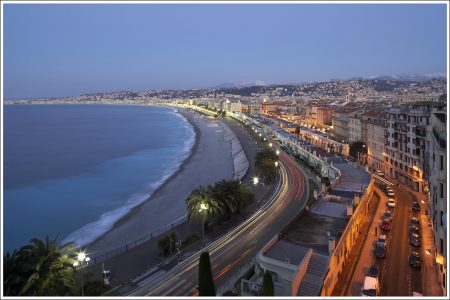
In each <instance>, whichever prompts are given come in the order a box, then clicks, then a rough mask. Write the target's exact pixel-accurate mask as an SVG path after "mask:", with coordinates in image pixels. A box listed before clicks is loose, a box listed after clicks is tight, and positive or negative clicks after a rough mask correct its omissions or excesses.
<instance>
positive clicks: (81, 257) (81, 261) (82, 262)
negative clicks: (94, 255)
mask: <svg viewBox="0 0 450 300" xmlns="http://www.w3.org/2000/svg"><path fill="white" fill-rule="evenodd" d="M90 260H91V259H90V257H89V256H86V254H85V253H84V252H80V253H78V256H77V261H76V262H74V263H73V266H74V267H75V268H78V269H81V296H84V267H86V266H87V265H88V264H89V261H90Z"/></svg>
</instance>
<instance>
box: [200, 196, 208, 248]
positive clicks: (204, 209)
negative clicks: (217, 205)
mask: <svg viewBox="0 0 450 300" xmlns="http://www.w3.org/2000/svg"><path fill="white" fill-rule="evenodd" d="M207 210H208V206H206V204H205V203H203V202H202V203H200V209H199V210H198V212H199V213H200V214H201V215H202V243H204V242H205V222H206V220H205V215H206V211H207Z"/></svg>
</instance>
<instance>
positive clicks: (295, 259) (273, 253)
mask: <svg viewBox="0 0 450 300" xmlns="http://www.w3.org/2000/svg"><path fill="white" fill-rule="evenodd" d="M308 251H309V248H308V247H304V246H302V245H299V244H295V243H292V242H289V241H287V240H278V241H277V242H276V243H275V244H274V245H273V246H272V247H270V248H269V250H268V251H267V252H266V253H264V255H265V256H267V257H269V258H273V259H277V260H280V261H284V262H288V263H290V264H293V265H299V264H300V263H301V261H302V260H303V258H304V257H305V256H306V254H307V253H308Z"/></svg>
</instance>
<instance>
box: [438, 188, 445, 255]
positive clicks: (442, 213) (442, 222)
mask: <svg viewBox="0 0 450 300" xmlns="http://www.w3.org/2000/svg"><path fill="white" fill-rule="evenodd" d="M441 184H442V183H441ZM443 216H444V212H443V211H442V210H441V217H440V218H439V221H440V222H441V226H443V225H444V221H443ZM443 252H444V251H442V252H441V253H443Z"/></svg>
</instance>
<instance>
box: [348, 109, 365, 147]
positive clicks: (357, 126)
mask: <svg viewBox="0 0 450 300" xmlns="http://www.w3.org/2000/svg"><path fill="white" fill-rule="evenodd" d="M361 140H362V136H361V115H358V114H355V115H352V116H350V117H349V118H348V141H349V143H350V144H351V143H354V142H357V141H361Z"/></svg>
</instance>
